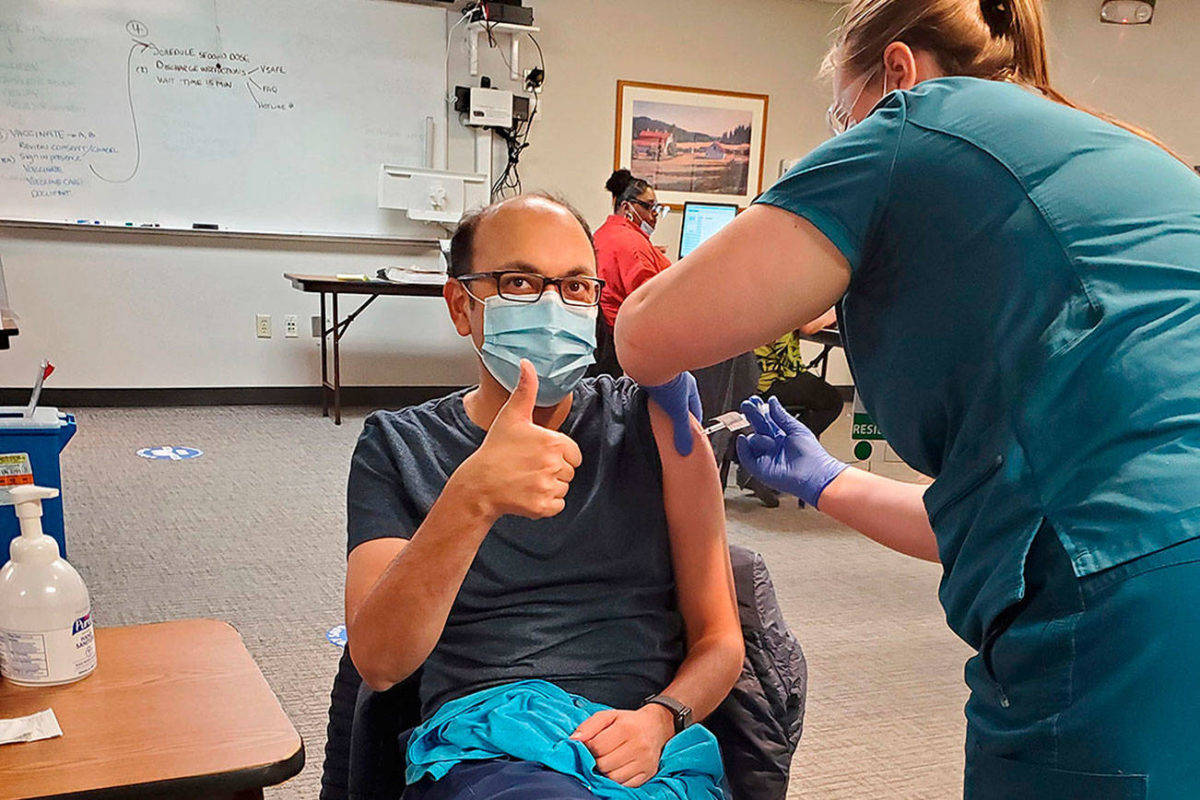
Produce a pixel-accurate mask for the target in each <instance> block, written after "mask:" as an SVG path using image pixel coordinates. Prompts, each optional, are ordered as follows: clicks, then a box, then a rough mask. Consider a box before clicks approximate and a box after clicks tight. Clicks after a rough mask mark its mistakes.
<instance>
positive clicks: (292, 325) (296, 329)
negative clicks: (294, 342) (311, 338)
mask: <svg viewBox="0 0 1200 800" xmlns="http://www.w3.org/2000/svg"><path fill="white" fill-rule="evenodd" d="M283 335H284V336H285V337H287V338H288V339H295V338H296V337H297V336H299V335H300V322H299V319H298V318H297V317H296V315H295V314H288V315H287V316H286V317H284V318H283Z"/></svg>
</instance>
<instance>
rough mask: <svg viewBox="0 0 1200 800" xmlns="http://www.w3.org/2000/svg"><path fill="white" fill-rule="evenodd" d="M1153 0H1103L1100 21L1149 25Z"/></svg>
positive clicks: (1152, 14)
mask: <svg viewBox="0 0 1200 800" xmlns="http://www.w3.org/2000/svg"><path fill="white" fill-rule="evenodd" d="M1154 2H1155V0H1104V5H1102V6H1100V21H1101V22H1108V23H1111V24H1113V25H1149V24H1150V23H1151V22H1152V21H1153V20H1154Z"/></svg>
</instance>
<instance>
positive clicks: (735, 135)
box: [613, 81, 768, 208]
mask: <svg viewBox="0 0 1200 800" xmlns="http://www.w3.org/2000/svg"><path fill="white" fill-rule="evenodd" d="M767 102H768V98H767V95H765V94H746V93H744V92H723V91H716V90H712V89H697V88H694V87H690V86H669V85H666V84H658V83H635V82H633V81H617V134H616V147H615V152H614V155H613V169H620V168H621V167H628V168H629V170H630V171H631V172H632V173H633V174H634V175H635V176H636V177H638V178H642V179H643V180H645V181H647V182H649V184H650V185H651V186H653V187H654V191H655V192H656V193H657V194H658V201H659V202H660V203H666V204H668V205H671V206H673V207H676V208H678V207H681V206H682V205H683V204H684V203H685V202H700V203H703V202H708V203H737V204H738V205H740V206H747V205H749V204H750V201H751V200H753V199H754V197H755V196H756V195H757V194H758V193H759V192H760V191H761V190H762V171H763V154H764V152H765V148H766V132H767Z"/></svg>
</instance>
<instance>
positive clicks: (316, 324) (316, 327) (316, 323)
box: [311, 314, 325, 339]
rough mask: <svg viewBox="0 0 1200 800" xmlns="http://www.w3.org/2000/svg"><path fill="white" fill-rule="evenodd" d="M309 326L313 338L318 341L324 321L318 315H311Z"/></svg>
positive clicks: (323, 328) (323, 327)
mask: <svg viewBox="0 0 1200 800" xmlns="http://www.w3.org/2000/svg"><path fill="white" fill-rule="evenodd" d="M311 324H312V335H313V338H314V339H320V338H321V333H322V332H323V331H324V330H325V321H324V320H323V319H321V316H320V315H319V314H313V316H312V323H311Z"/></svg>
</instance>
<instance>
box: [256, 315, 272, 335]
mask: <svg viewBox="0 0 1200 800" xmlns="http://www.w3.org/2000/svg"><path fill="white" fill-rule="evenodd" d="M254 330H255V332H256V333H257V334H258V338H260V339H270V338H271V315H270V314H255V315H254Z"/></svg>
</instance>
